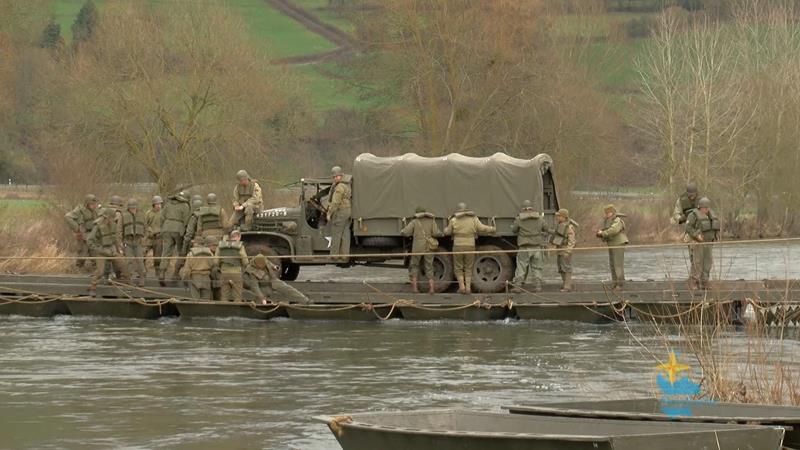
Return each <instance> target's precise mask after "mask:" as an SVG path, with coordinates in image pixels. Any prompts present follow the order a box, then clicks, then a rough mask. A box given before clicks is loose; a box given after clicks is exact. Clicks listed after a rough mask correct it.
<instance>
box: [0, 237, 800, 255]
mask: <svg viewBox="0 0 800 450" xmlns="http://www.w3.org/2000/svg"><path fill="white" fill-rule="evenodd" d="M794 242H800V237H796V238H770V239H744V240H737V241H719V242H688V243H687V242H680V243H662V244H625V245H617V246H612V245H609V246H606V245H603V246H590V247H575V248H572V249H571V250H570V251H571V252H573V253H574V252H599V251H606V250H612V249H618V248H621V249H626V250H634V249H669V248H684V249H685V248H686V247H687V246H688V247H694V246H714V247H724V246H733V245H750V244H771V243H787V244H788V243H794ZM244 244H245V248H247V242H245V243H244ZM536 250H538V251H541V252H544V253H557V252H563V251H564V249H563V248H561V249H560V248H555V247H542V248H539V249H536ZM521 251H530V249H529V248H526V249H497V250H473V251H461V252H454V251H428V252H400V253H348V254H314V255H265V256H267V257H268V258H269V259H292V260H309V261H314V260H319V259H346V258H367V259H375V258H385V259H403V258H406V257H411V256H429V255H439V256H444V255H498V254H512V255H514V254H517V253H519V252H521ZM192 258H193V259H237V258H238V257H237V256H192ZM74 259H82V260H87V261H88V260H100V259H102V260H112V259H117V260H130V259H148V260H152V259H158V260H161V261H170V260H183V259H186V256H185V255H184V256H147V257H142V258H138V257H133V256H122V255H115V256H79V255H64V256H20V255H14V256H0V261H13V260H54V261H55V260H74Z"/></svg>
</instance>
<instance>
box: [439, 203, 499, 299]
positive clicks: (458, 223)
mask: <svg viewBox="0 0 800 450" xmlns="http://www.w3.org/2000/svg"><path fill="white" fill-rule="evenodd" d="M495 231H497V230H496V228H495V227H493V226H489V225H484V224H482V223H481V221H480V220H478V218H477V217H476V216H475V213H474V212H472V211H470V210H468V209H467V205H466V203H459V204H458V211H456V213H455V214H454V215H453V217H451V218H450V222H449V223H448V224H447V227H446V228H445V229H444V234H445V235H447V236H453V253H455V254H454V255H453V266H454V268H455V272H456V279H457V280H458V293H459V294H471V293H472V269H473V266H474V265H475V254H474V253H471V252H474V251H475V239H476V238H477V236H478V234H494V233H495Z"/></svg>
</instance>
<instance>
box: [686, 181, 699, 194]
mask: <svg viewBox="0 0 800 450" xmlns="http://www.w3.org/2000/svg"><path fill="white" fill-rule="evenodd" d="M686 193H687V194H697V184H695V183H688V184H687V185H686Z"/></svg>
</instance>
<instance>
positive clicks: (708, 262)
mask: <svg viewBox="0 0 800 450" xmlns="http://www.w3.org/2000/svg"><path fill="white" fill-rule="evenodd" d="M720 228H721V227H720V220H719V218H718V217H717V216H716V214H715V213H714V211H713V210H711V209H709V210H708V214H704V213H703V212H702V211H701V210H700V209H694V210H692V212H690V213H689V216H688V217H687V218H686V235H687V236H689V238H690V239H691V240H692V245H690V246H689V249H690V251H691V252H692V274H691V279H692V282H693V283H694V285H696V286H700V287H706V286H707V284H708V280H709V276H710V274H711V266H713V265H714V256H713V253H712V250H713V248H714V246H713V245H710V244H705V245H700V244H699V243H700V242H706V243H711V242H716V241H717V240H719V232H720ZM701 238H702V239H701Z"/></svg>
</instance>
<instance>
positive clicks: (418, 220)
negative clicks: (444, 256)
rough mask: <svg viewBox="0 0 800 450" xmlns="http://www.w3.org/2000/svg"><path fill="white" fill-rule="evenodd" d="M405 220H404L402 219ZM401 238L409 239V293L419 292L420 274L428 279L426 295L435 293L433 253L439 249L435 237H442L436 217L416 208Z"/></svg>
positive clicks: (421, 208) (420, 208)
mask: <svg viewBox="0 0 800 450" xmlns="http://www.w3.org/2000/svg"><path fill="white" fill-rule="evenodd" d="M404 220H405V219H404ZM400 233H401V234H402V235H403V236H410V237H411V253H414V255H412V256H411V257H410V258H409V262H408V278H409V281H411V292H419V287H418V286H417V281H418V279H419V275H420V268H421V269H422V274H423V275H425V277H426V278H428V293H429V294H434V293H435V292H436V278H435V276H434V275H435V274H434V271H433V253H432V252H434V251H436V249H438V248H439V241H438V240H437V239H436V238H437V237H439V236H441V235H442V232H441V231H439V226H438V225H436V217H435V216H434V215H433V214H431V213H429V212H428V211H427V210H426V209H425V208H423V207H421V206H418V207H417V210H416V212H415V214H414V218H413V219H411V221H410V222H409V223H408V225H406V226H405V227H403V229H402V230H401V231H400Z"/></svg>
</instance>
